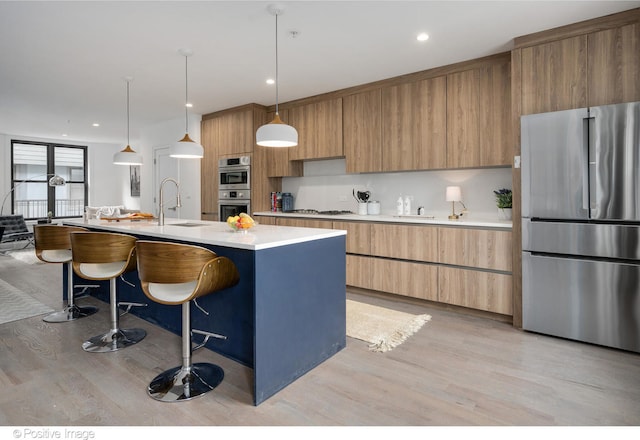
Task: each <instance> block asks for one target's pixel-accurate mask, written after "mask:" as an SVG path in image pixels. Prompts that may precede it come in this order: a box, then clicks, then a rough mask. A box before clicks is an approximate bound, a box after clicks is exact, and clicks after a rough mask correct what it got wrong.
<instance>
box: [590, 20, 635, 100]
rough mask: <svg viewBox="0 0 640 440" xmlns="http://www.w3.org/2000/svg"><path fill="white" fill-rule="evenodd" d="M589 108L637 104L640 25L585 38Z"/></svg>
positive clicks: (602, 32) (593, 34) (595, 33)
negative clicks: (623, 103)
mask: <svg viewBox="0 0 640 440" xmlns="http://www.w3.org/2000/svg"><path fill="white" fill-rule="evenodd" d="M588 48H589V50H588V73H587V77H588V82H589V89H588V90H589V103H588V105H589V106H594V105H607V104H616V103H621V102H633V101H640V24H638V23H634V24H629V25H626V26H621V27H618V28H614V29H608V30H604V31H599V32H594V33H592V34H589V35H588Z"/></svg>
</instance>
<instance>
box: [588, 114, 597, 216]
mask: <svg viewBox="0 0 640 440" xmlns="http://www.w3.org/2000/svg"><path fill="white" fill-rule="evenodd" d="M595 133H596V118H595V117H590V118H589V137H588V144H589V208H590V211H589V218H591V217H593V216H594V215H597V212H596V211H597V210H598V194H597V193H596V191H597V190H598V181H597V177H598V155H597V154H596V136H595Z"/></svg>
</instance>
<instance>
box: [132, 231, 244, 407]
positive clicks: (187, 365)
mask: <svg viewBox="0 0 640 440" xmlns="http://www.w3.org/2000/svg"><path fill="white" fill-rule="evenodd" d="M136 253H137V258H138V263H137V264H138V275H139V277H140V282H141V286H142V290H143V292H144V293H145V295H147V297H148V298H149V299H151V300H152V301H155V302H158V303H160V304H168V305H182V365H181V366H179V367H174V368H171V369H169V370H166V371H165V372H163V373H161V374H159V375H158V376H156V377H155V378H154V379H153V380H152V381H151V383H150V384H149V386H148V388H147V392H148V394H149V395H150V396H151V397H152V398H154V399H156V400H161V401H164V402H176V401H181V400H190V399H193V398H194V397H198V396H201V395H203V394H204V393H207V392H209V391H211V390H213V389H214V388H215V387H217V386H218V385H219V384H220V383H221V382H222V379H223V378H224V371H223V370H222V368H220V367H219V366H217V365H213V364H209V363H195V364H194V363H192V361H191V356H192V353H193V351H195V350H197V349H199V348H201V347H203V346H204V345H205V344H206V342H207V340H208V339H209V337H214V338H220V339H226V336H222V335H219V334H216V333H210V332H205V331H201V330H192V329H191V302H192V301H194V300H195V299H197V298H199V297H201V296H204V295H208V294H211V293H214V292H217V291H220V290H223V289H226V288H228V287H231V286H233V285H235V284H237V283H238V282H239V280H240V274H239V273H238V269H237V268H236V266H235V264H233V262H232V261H231V260H230V259H228V258H226V257H221V256H218V255H216V254H215V252H213V251H210V250H209V249H205V248H203V247H200V246H193V245H184V244H178V243H167V242H156V241H144V240H138V242H137V243H136ZM192 333H196V334H199V335H203V336H205V339H204V341H203V342H202V343H201V344H200V345H198V346H197V347H195V348H194V347H192V344H191V334H192Z"/></svg>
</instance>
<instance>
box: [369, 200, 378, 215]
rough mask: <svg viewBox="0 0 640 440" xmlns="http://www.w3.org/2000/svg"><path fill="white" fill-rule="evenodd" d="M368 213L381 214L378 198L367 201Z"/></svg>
mask: <svg viewBox="0 0 640 440" xmlns="http://www.w3.org/2000/svg"><path fill="white" fill-rule="evenodd" d="M367 214H369V215H379V214H380V202H378V201H377V200H371V201H369V202H367Z"/></svg>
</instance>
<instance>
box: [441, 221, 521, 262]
mask: <svg viewBox="0 0 640 440" xmlns="http://www.w3.org/2000/svg"><path fill="white" fill-rule="evenodd" d="M438 247H439V249H440V254H439V258H438V262H440V263H444V264H451V265H456V266H464V267H477V268H481V269H493V270H501V271H505V272H511V267H512V259H511V249H512V243H511V231H495V230H488V229H463V228H453V227H452V228H438Z"/></svg>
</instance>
